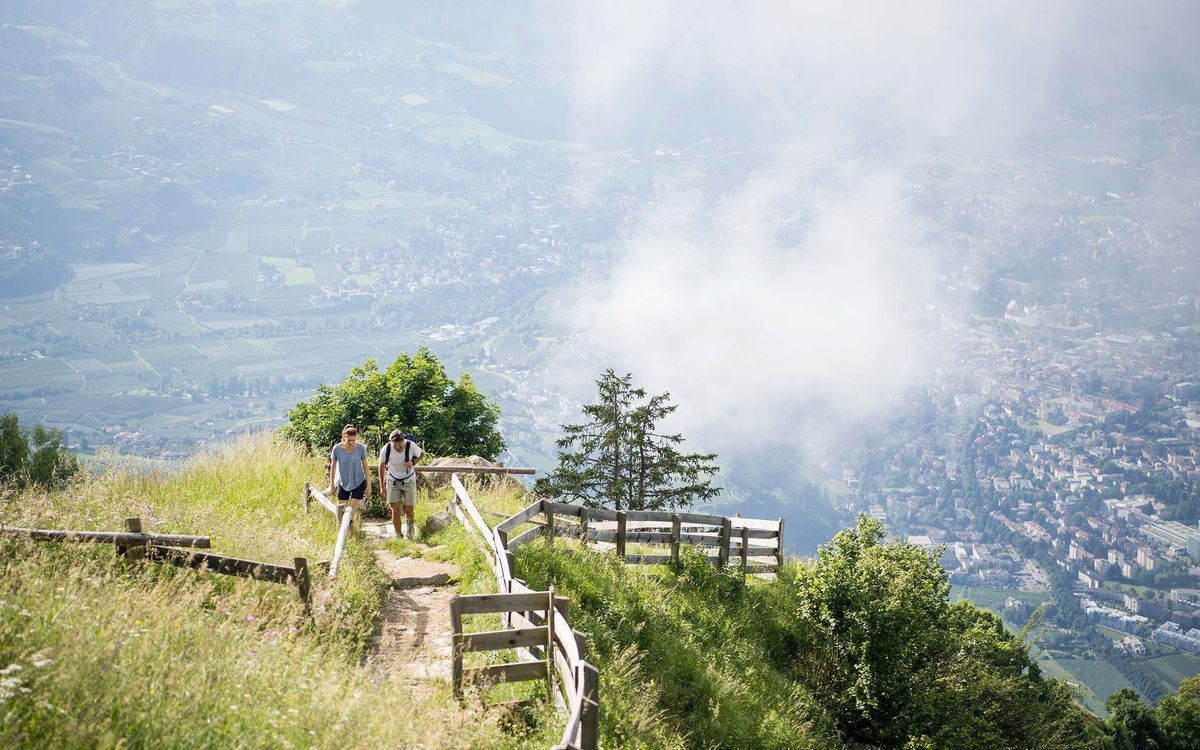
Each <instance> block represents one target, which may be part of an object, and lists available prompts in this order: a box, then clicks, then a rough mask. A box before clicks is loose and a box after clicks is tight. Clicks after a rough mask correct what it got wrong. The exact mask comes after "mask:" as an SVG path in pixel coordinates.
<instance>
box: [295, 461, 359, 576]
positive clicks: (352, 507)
mask: <svg viewBox="0 0 1200 750" xmlns="http://www.w3.org/2000/svg"><path fill="white" fill-rule="evenodd" d="M313 500H316V501H317V502H318V503H320V504H321V507H323V508H325V510H327V511H329V512H330V513H332V514H333V517H334V519H336V521H337V525H338V535H337V541H336V542H334V545H333V558H332V559H331V560H330V561H329V577H330V578H337V572H338V566H339V565H341V564H342V554H343V553H344V552H345V551H346V540H347V539H348V538H349V536H350V526H351V525H352V524H353V523H354V512H355V511H356V510H358V509H359V508H361V507H362V505H363V502H364V501H362V500H350V501H348V502H342V501H338V502H337V503H334V502H333V501H332V500H330V499H329V498H327V497H325V493H324V492H321V491H320V490H314V489H313V488H312V486H311V485H309V483H308V482H305V483H304V512H305V513H308V511H309V508H310V507H311V505H312V501H313Z"/></svg>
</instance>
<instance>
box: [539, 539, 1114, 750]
mask: <svg viewBox="0 0 1200 750" xmlns="http://www.w3.org/2000/svg"><path fill="white" fill-rule="evenodd" d="M516 572H517V575H518V576H520V577H522V578H525V579H526V580H527V581H528V583H529V585H531V586H534V587H539V588H540V587H545V586H548V585H553V586H555V590H556V591H558V592H561V593H562V594H563V595H565V596H568V597H570V598H571V599H572V602H573V605H572V609H571V621H572V625H573V626H574V627H576V628H578V629H580V630H582V631H584V632H585V633H587V635H588V637H589V646H590V653H589V658H590V659H591V660H592V661H593V662H594V663H596V664H597V666H598V667H599V669H600V675H601V692H602V696H603V709H602V717H601V732H602V736H603V737H604V738H605V739H606V742H605V744H606V746H609V747H630V748H696V749H697V750H699V749H701V748H713V747H720V748H745V749H746V750H751V749H756V748H780V749H782V748H844V747H855V746H859V747H861V746H864V745H862V744H858V743H864V744H865V745H866V746H874V747H884V748H906V749H911V750H916V749H917V748H946V749H947V750H952V749H953V750H957V749H958V748H967V747H970V748H996V750H1000V749H1001V748H1011V747H1025V748H1047V749H1049V748H1061V749H1062V750H1066V749H1067V748H1076V749H1079V750H1082V749H1083V748H1090V747H1091V746H1092V740H1093V739H1094V738H1095V736H1096V733H1097V731H1098V730H1097V727H1096V725H1095V722H1094V721H1092V720H1089V719H1088V718H1087V717H1086V716H1085V715H1084V713H1083V712H1082V711H1081V710H1080V709H1078V708H1077V707H1075V706H1074V705H1072V703H1071V701H1070V696H1069V692H1068V690H1067V689H1066V687H1065V685H1063V684H1062V683H1061V682H1058V681H1054V680H1048V679H1043V678H1042V677H1041V675H1040V673H1039V671H1038V669H1037V667H1036V665H1034V664H1033V663H1032V662H1031V661H1030V660H1029V658H1028V653H1027V649H1026V647H1025V644H1023V643H1022V642H1021V641H1020V640H1019V639H1017V638H1016V637H1014V636H1012V635H1011V634H1009V633H1007V632H1006V631H1005V630H1004V628H1003V625H1002V624H1001V623H1000V620H999V618H997V617H994V616H992V615H990V614H989V613H986V612H984V611H982V610H980V609H978V608H976V607H975V606H973V605H971V604H969V603H957V604H954V603H951V602H950V601H949V585H948V583H946V582H945V574H944V571H942V570H941V568H940V567H939V566H937V564H936V562H935V561H933V560H931V559H929V558H928V557H927V556H925V555H924V553H923V552H922V551H921V550H920V549H919V548H913V547H909V546H907V545H898V544H892V543H886V544H885V543H883V542H881V541H879V540H878V539H875V538H873V537H872V530H871V529H870V528H869V527H868V528H866V529H864V528H863V527H860V528H859V529H858V530H857V531H853V532H843V533H842V534H839V535H838V537H837V538H835V539H834V540H832V541H831V542H830V544H828V545H826V547H825V548H824V549H823V551H822V553H821V556H820V557H819V559H818V560H816V561H812V562H809V563H805V564H801V563H798V562H795V561H793V562H792V563H791V564H789V565H788V566H787V569H786V570H785V571H784V572H783V573H782V574H781V575H780V576H779V577H778V579H776V580H770V581H766V580H758V579H746V578H744V577H743V576H741V575H740V574H738V573H735V572H732V571H729V572H722V571H719V570H715V569H713V568H712V567H711V566H710V565H709V564H708V563H706V562H705V561H704V560H703V559H701V558H700V557H699V556H698V555H691V556H687V555H685V556H684V559H683V561H682V562H681V565H680V566H679V567H678V568H677V569H675V570H671V569H668V568H666V567H645V568H632V567H630V568H627V567H625V566H623V565H622V564H621V563H620V562H619V561H618V560H617V559H616V558H615V556H613V555H611V554H602V553H596V552H593V551H590V550H582V549H580V548H579V547H578V546H576V545H574V544H572V543H569V542H566V541H564V540H556V541H555V543H554V545H553V546H551V545H549V544H547V543H546V542H545V540H539V541H537V542H535V543H533V544H530V545H527V546H525V547H522V548H521V549H520V550H519V551H518V553H517V555H516Z"/></svg>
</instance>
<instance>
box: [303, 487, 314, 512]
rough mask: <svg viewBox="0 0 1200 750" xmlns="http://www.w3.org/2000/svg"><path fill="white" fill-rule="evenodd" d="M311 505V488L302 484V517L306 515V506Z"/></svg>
mask: <svg viewBox="0 0 1200 750" xmlns="http://www.w3.org/2000/svg"><path fill="white" fill-rule="evenodd" d="M310 505H312V487H310V486H309V484H308V482H305V483H304V515H306V516H307V515H308V506H310Z"/></svg>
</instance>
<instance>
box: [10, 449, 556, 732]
mask: <svg viewBox="0 0 1200 750" xmlns="http://www.w3.org/2000/svg"><path fill="white" fill-rule="evenodd" d="M321 473H322V465H321V461H320V459H314V458H312V457H310V456H306V455H304V454H303V453H301V452H300V451H298V450H297V449H295V448H293V447H292V446H290V445H289V444H287V443H286V442H282V441H277V440H275V439H273V438H271V437H263V436H260V437H254V438H246V439H240V440H237V441H234V442H233V443H231V444H229V445H226V446H223V447H221V448H219V449H217V450H215V451H211V452H208V453H206V454H204V455H202V456H200V457H198V458H196V459H194V460H192V461H189V462H187V463H185V464H183V465H181V466H180V467H179V468H178V470H176V471H171V472H158V473H142V472H138V471H135V470H133V469H128V468H122V467H120V466H116V467H112V468H109V469H108V470H106V471H105V472H104V473H103V474H102V475H101V476H99V477H95V478H92V479H89V480H86V481H80V482H79V483H77V484H76V485H74V486H72V487H71V488H70V489H69V490H68V491H66V492H63V493H56V494H35V495H22V496H16V495H7V496H5V497H4V498H3V500H2V501H0V522H2V523H4V524H7V525H20V526H38V527H49V528H78V529H102V530H116V529H120V528H121V524H122V519H123V518H125V517H127V516H139V517H140V518H141V519H142V524H143V527H144V528H145V529H146V530H148V531H153V532H163V533H170V532H174V533H194V534H206V535H210V536H212V538H213V551H215V552H219V553H222V554H229V555H234V556H239V557H247V558H251V559H256V560H263V561H267V562H276V563H282V564H290V563H291V561H292V558H293V557H297V556H303V557H307V558H308V559H309V560H310V562H315V561H317V560H321V559H327V558H328V557H329V555H330V552H331V550H332V547H333V542H334V539H335V529H334V524H333V520H332V518H331V517H330V515H329V513H328V512H326V511H325V510H324V509H321V508H319V507H315V506H314V509H313V512H312V514H311V515H310V516H305V514H304V512H303V509H302V503H301V493H302V487H303V483H304V481H306V480H308V481H314V482H317V481H319V478H320V477H321ZM314 572H316V571H314ZM385 584H386V581H385V579H384V577H383V575H382V574H381V573H380V572H379V570H378V569H377V567H376V564H375V561H374V558H373V555H372V554H371V552H370V551H369V550H368V549H366V548H365V547H364V545H362V544H353V543H352V544H350V545H349V546H348V548H347V557H346V559H345V562H344V563H343V567H342V568H341V569H340V571H339V574H338V578H337V580H336V581H334V582H328V581H327V580H326V579H325V578H324V577H323V576H321V575H319V573H318V574H317V575H314V604H313V607H312V611H311V613H306V612H305V610H304V607H303V606H302V604H301V603H300V602H299V600H298V597H297V596H296V594H295V589H294V588H292V587H290V586H281V585H278V584H269V583H263V582H257V581H250V580H245V579H239V578H232V577H224V576H216V575H211V574H207V573H202V572H197V571H192V570H189V569H179V568H174V567H170V566H165V565H158V564H154V563H148V564H130V563H127V562H126V561H124V560H123V559H120V558H117V557H116V556H115V555H114V554H113V551H112V549H111V547H108V546H105V545H82V544H81V545H71V544H49V543H33V542H29V541H23V540H16V539H8V540H4V541H0V747H6V748H7V747H18V748H34V747H38V748H40V747H133V748H140V747H156V748H158V747H180V748H182V747H187V748H193V747H245V748H250V747H256V748H257V747H280V748H287V747H304V748H309V747H316V748H327V747H328V748H333V747H364V748H372V747H394V746H402V747H412V748H450V747H455V748H457V747H478V748H493V747H495V748H546V747H548V746H550V745H551V744H553V737H554V735H555V734H556V731H561V725H559V726H557V727H555V726H551V724H552V723H553V722H543V723H542V725H541V726H540V728H539V729H535V730H527V731H524V732H523V733H521V732H515V731H513V732H506V731H502V729H501V727H500V724H499V723H498V721H497V719H498V716H497V715H496V714H495V712H490V711H488V710H485V709H483V708H481V707H480V706H479V705H478V704H468V705H467V706H465V707H461V706H459V705H458V704H457V703H456V702H455V701H453V700H452V699H451V697H450V695H449V686H447V685H444V684H441V683H432V684H431V686H430V687H429V688H428V689H425V690H420V691H414V690H412V689H410V688H408V687H407V686H405V685H404V684H401V683H399V682H396V681H393V680H389V679H388V678H386V676H379V675H378V674H373V673H371V672H369V671H368V670H367V669H365V668H364V667H363V666H362V657H363V655H364V654H365V652H366V649H367V648H368V646H369V643H370V637H371V635H372V633H373V631H374V628H375V622H374V618H375V616H376V614H377V612H378V606H379V603H380V601H381V600H382V596H383V593H384V586H385Z"/></svg>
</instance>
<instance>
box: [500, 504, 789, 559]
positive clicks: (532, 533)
mask: <svg viewBox="0 0 1200 750" xmlns="http://www.w3.org/2000/svg"><path fill="white" fill-rule="evenodd" d="M524 525H532V526H531V528H529V529H526V530H525V531H522V532H521V533H519V534H517V535H516V536H513V537H512V538H511V539H510V538H509V535H510V534H511V533H512V532H513V531H515V530H516V529H518V528H519V527H521V526H524ZM496 533H498V534H499V535H500V537H501V540H502V541H503V543H504V548H505V549H507V550H508V551H510V552H511V551H513V550H515V549H517V548H518V547H520V546H521V545H523V544H527V543H528V542H530V541H532V540H533V539H535V538H537V537H539V536H546V537H549V538H551V539H554V538H555V537H569V538H572V539H577V540H579V541H580V542H581V543H582V544H584V545H588V544H594V545H596V546H598V547H603V548H607V549H613V550H615V551H616V554H618V555H620V556H621V557H622V558H624V560H625V562H627V563H630V564H635V565H665V564H669V563H677V562H679V549H680V547H682V546H689V547H698V548H700V549H702V550H703V551H704V553H705V555H706V556H707V557H708V559H709V561H710V562H711V563H712V564H714V565H717V566H721V567H725V566H727V565H729V564H733V565H737V566H738V567H740V568H741V570H742V571H744V572H746V573H768V572H777V571H778V570H779V567H780V566H781V565H783V519H782V518H780V519H777V520H761V519H755V518H742V517H741V516H732V517H731V516H713V515H707V514H703V513H671V512H666V511H645V510H636V511H635V510H630V511H613V510H609V509H607V508H585V507H583V506H579V505H571V504H568V503H556V502H551V501H549V500H538V501H536V502H534V503H532V504H530V505H529V506H528V507H527V508H525V509H524V510H522V511H521V512H519V513H516V514H515V515H513V516H511V517H509V518H506V519H505V520H503V521H501V522H500V523H499V524H497V525H496ZM631 546H632V547H634V548H635V549H637V550H638V551H635V552H631V551H630V547H631ZM646 547H649V548H650V549H649V550H646V549H644V548H646ZM656 548H657V549H656ZM664 548H665V549H664ZM714 553H715V554H714Z"/></svg>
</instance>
